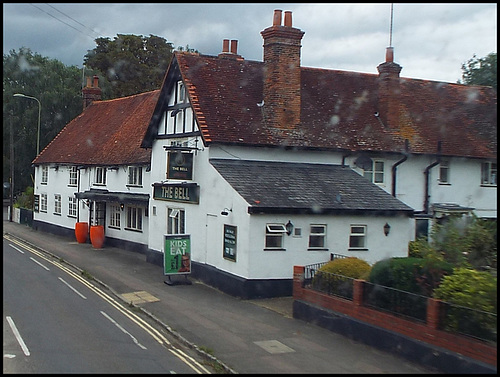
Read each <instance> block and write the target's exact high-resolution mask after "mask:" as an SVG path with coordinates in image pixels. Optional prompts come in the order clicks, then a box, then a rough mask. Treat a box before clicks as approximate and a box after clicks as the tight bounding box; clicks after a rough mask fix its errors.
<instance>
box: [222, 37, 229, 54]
mask: <svg viewBox="0 0 500 377" xmlns="http://www.w3.org/2000/svg"><path fill="white" fill-rule="evenodd" d="M222 52H229V39H224V40H223V41H222Z"/></svg>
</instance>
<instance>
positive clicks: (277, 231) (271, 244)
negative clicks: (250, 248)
mask: <svg viewBox="0 0 500 377" xmlns="http://www.w3.org/2000/svg"><path fill="white" fill-rule="evenodd" d="M285 233H286V228H285V225H284V224H266V249H282V248H283V235H284V234H285Z"/></svg>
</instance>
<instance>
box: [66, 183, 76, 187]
mask: <svg viewBox="0 0 500 377" xmlns="http://www.w3.org/2000/svg"><path fill="white" fill-rule="evenodd" d="M68 187H76V185H72V184H68Z"/></svg>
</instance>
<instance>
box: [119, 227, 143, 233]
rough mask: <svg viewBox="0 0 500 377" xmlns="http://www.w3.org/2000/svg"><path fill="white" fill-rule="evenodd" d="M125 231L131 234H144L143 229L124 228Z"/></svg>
mask: <svg viewBox="0 0 500 377" xmlns="http://www.w3.org/2000/svg"><path fill="white" fill-rule="evenodd" d="M123 229H125V230H130V231H131V232H137V233H142V229H133V228H123Z"/></svg>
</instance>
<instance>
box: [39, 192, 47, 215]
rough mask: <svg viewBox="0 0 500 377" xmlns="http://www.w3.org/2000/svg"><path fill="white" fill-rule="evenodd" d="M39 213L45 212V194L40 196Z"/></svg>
mask: <svg viewBox="0 0 500 377" xmlns="http://www.w3.org/2000/svg"><path fill="white" fill-rule="evenodd" d="M40 212H47V194H40Z"/></svg>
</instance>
